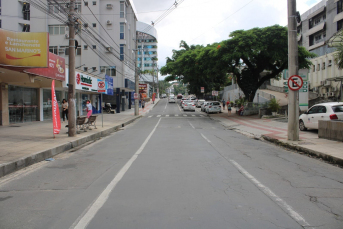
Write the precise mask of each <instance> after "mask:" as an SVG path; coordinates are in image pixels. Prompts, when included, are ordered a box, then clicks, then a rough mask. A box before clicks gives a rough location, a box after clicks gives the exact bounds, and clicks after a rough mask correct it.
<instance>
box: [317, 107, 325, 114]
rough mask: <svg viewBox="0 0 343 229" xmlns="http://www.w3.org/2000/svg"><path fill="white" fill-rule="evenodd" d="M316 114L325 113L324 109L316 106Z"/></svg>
mask: <svg viewBox="0 0 343 229" xmlns="http://www.w3.org/2000/svg"><path fill="white" fill-rule="evenodd" d="M317 113H326V107H324V106H318V109H317Z"/></svg>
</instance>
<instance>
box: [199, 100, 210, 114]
mask: <svg viewBox="0 0 343 229" xmlns="http://www.w3.org/2000/svg"><path fill="white" fill-rule="evenodd" d="M210 102H211V101H205V102H204V103H203V104H202V105H201V109H200V110H201V111H203V112H205V111H206V106H207V105H208V104H209V103H210Z"/></svg>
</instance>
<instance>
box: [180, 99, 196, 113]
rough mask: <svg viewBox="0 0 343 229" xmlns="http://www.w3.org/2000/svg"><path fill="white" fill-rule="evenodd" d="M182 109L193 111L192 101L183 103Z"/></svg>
mask: <svg viewBox="0 0 343 229" xmlns="http://www.w3.org/2000/svg"><path fill="white" fill-rule="evenodd" d="M183 111H195V105H194V102H190V101H186V102H184V103H183Z"/></svg>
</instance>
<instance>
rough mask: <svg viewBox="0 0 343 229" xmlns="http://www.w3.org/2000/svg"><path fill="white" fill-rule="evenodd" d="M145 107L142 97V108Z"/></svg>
mask: <svg viewBox="0 0 343 229" xmlns="http://www.w3.org/2000/svg"><path fill="white" fill-rule="evenodd" d="M144 107H145V101H144V100H143V99H142V108H143V109H144Z"/></svg>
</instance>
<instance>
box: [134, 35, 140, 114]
mask: <svg viewBox="0 0 343 229" xmlns="http://www.w3.org/2000/svg"><path fill="white" fill-rule="evenodd" d="M135 53H136V54H135V58H136V59H135V65H136V66H135V93H137V94H138V97H137V98H135V116H138V115H139V72H138V66H137V62H138V60H137V59H138V33H137V32H136V51H135Z"/></svg>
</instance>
